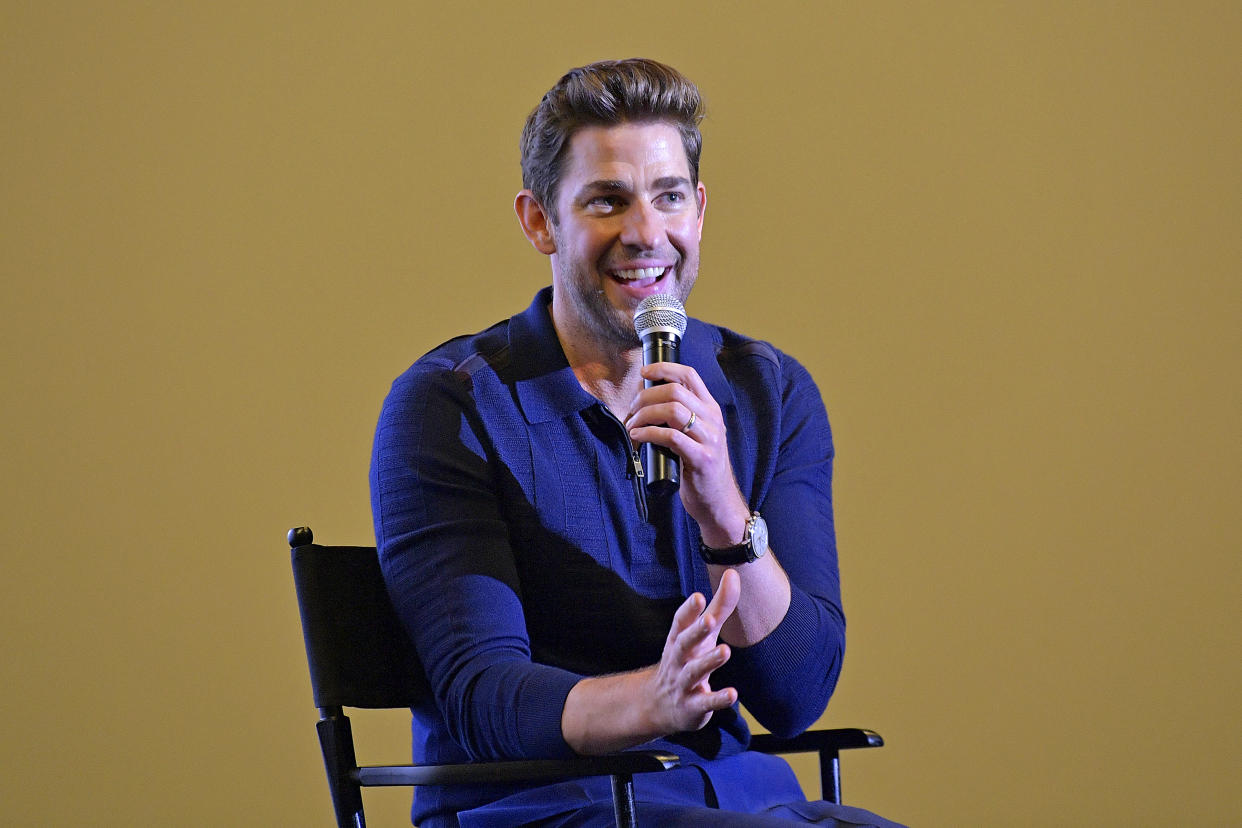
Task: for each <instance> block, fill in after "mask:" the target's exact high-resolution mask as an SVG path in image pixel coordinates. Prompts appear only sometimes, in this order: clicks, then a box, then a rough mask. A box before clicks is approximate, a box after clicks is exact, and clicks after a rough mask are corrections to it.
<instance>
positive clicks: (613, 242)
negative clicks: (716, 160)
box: [551, 122, 706, 348]
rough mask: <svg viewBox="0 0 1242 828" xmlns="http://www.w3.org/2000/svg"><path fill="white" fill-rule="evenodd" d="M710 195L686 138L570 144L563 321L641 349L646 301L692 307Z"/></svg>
mask: <svg viewBox="0 0 1242 828" xmlns="http://www.w3.org/2000/svg"><path fill="white" fill-rule="evenodd" d="M705 203H706V189H705V188H704V187H703V185H702V183H700V184H698V186H697V187H696V186H695V185H694V184H692V183H691V181H690V164H689V161H687V160H686V153H685V150H684V149H683V148H682V144H681V136H680V134H679V133H678V131H677V128H676V127H674V126H672V125H670V124H667V123H661V122H647V123H626V124H620V125H618V126H613V127H587V128H584V129H581V130H579V131H578V132H577V133H575V134H574V136H573V138H572V139H571V140H570V144H569V150H568V154H567V156H566V158H565V168H564V171H563V173H562V175H561V180H560V186H559V188H558V191H557V196H556V206H557V215H558V217H559V218H558V221H557V222H556V223H555V224H553V225H552V236H553V240H554V246H555V252H553V253H552V254H551V258H552V278H553V316H554V318H555V319H556V320H557V323H558V326H561V325H567V326H568V327H569V328H570V331H571V332H574V333H576V334H577V335H580V336H581V335H589V336H593V337H595V338H597V340H598V341H599V342H601V343H606V344H609V345H615V346H618V347H621V348H632V347H636V346H637V345H638V344H639V343H638V338H637V335H636V334H635V333H634V309H635V308H636V307H637V306H638V303H639V302H640V301H641V300H642V299H643V298H644V297H646V296H649V295H651V294H653V293H667V294H671V295H673V296H676V297H677V298H678V299H680V300H681V301H683V302H684V301H685V300H686V298H687V297H688V296H689V295H690V289H691V287H693V286H694V280H695V278H696V277H697V276H698V270H699V240H700V238H701V237H702V232H703V207H704V205H705Z"/></svg>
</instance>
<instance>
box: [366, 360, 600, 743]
mask: <svg viewBox="0 0 1242 828" xmlns="http://www.w3.org/2000/svg"><path fill="white" fill-rule="evenodd" d="M490 440H491V438H490V436H489V435H488V433H487V432H486V430H485V428H484V424H483V421H482V418H481V415H480V413H479V411H478V408H477V406H476V404H475V400H474V398H473V396H472V387H471V380H470V377H469V375H468V374H465V373H463V372H460V371H454V370H453V369H452V367H451V366H450V365H436V364H434V363H431V364H429V363H428V362H422V363H420V364H418V365H416V366H415V367H414V368H412V369H411V370H410V371H409V372H407V373H406V374H405V375H403V376H402V377H401V378H399V379H398V380H397V381H396V383H394V385H393V388H392V391H391V393H390V394H389V396H388V398H387V400H386V401H385V404H384V407H383V410H382V413H381V416H380V421H379V426H378V429H377V432H376V439H375V447H374V453H373V457H372V466H371V489H372V508H373V515H374V520H375V534H376V539H377V543H378V546H379V550H380V561H381V564H382V568H383V571H384V576H385V579H386V581H387V583H388V587H389V592H390V594H391V597H392V599H393V602H394V604H395V606H396V607H397V610H398V613H399V614H400V616H401V618H402V620H403V622H404V624H405V627H406V629H407V630H408V631H409V632H410V634H411V636H412V637H413V638H414V641H415V645H416V648H417V651H418V653H419V656H420V658H421V659H422V661H423V666H424V669H425V670H426V672H427V676H428V679H429V680H430V683H431V687H432V688H433V693H434V696H435V702H436V705H437V707H438V709H439V711H440V714H441V716H442V717H443V720H444V723H445V725H446V727H447V730H448V733H449V735H450V736H451V737H452V739H453V740H454V741H455V742H456V743H457V744H458V745H460V746H461V747H462V748H463V749H464V751H465V753H466V755H467V756H468V757H469V758H474V759H500V758H523V757H547V756H563V755H568V754H570V753H571V751H570V750H569V747H568V746H567V745H566V744H565V742H564V739H563V738H562V736H561V728H560V717H561V711H562V709H563V707H564V700H565V697H566V696H567V695H568V693H569V690H570V689H571V688H572V687H573V685H574V684H575V683H576V682H577V680H578V679H579V676H577V675H575V674H573V673H570V672H567V671H565V670H561V669H557V668H554V667H550V666H546V665H540V664H535V663H533V662H532V661H531V646H530V641H529V638H528V634H527V628H526V622H525V618H524V613H523V608H522V603H521V593H520V585H519V578H518V574H517V571H516V565H515V561H514V555H513V552H512V549H511V548H510V541H509V537H510V533H509V527H508V524H507V522H506V516H505V515H504V514H502V507H501V503H500V498H499V495H498V490H499V487H501V486H502V485H504V483H503V481H502V480H501V477H500V475H501V471H500V466H499V464H498V463H496V462H494V459H495V458H494V455H493V454H492V453H491V449H492V446H491V443H490Z"/></svg>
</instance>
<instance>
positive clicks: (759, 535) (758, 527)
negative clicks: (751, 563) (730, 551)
mask: <svg viewBox="0 0 1242 828" xmlns="http://www.w3.org/2000/svg"><path fill="white" fill-rule="evenodd" d="M750 548H751V550H753V553H754V556H755V557H756V558H762V557H763V556H764V555H766V554H767V552H768V523H767V521H765V520H764V519H763V518H761V517H759V516H758V515H755V523H754V525H753V526H752V527H751V530H750Z"/></svg>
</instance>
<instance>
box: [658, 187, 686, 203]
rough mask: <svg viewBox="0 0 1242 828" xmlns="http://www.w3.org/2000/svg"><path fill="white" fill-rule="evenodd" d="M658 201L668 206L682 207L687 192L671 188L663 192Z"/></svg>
mask: <svg viewBox="0 0 1242 828" xmlns="http://www.w3.org/2000/svg"><path fill="white" fill-rule="evenodd" d="M657 201H658V202H659V203H660V204H663V205H666V206H668V207H680V206H681V205H682V204H684V203H685V202H686V194H685V193H683V192H681V191H680V190H670V191H669V192H667V193H663V194H661V195H660V197H659V198H658V199H657Z"/></svg>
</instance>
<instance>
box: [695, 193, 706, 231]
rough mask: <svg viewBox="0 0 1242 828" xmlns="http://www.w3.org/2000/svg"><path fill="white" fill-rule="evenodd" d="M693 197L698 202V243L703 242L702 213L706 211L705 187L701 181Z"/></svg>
mask: <svg viewBox="0 0 1242 828" xmlns="http://www.w3.org/2000/svg"><path fill="white" fill-rule="evenodd" d="M695 197H696V198H698V200H699V241H703V213H704V211H706V210H707V187H705V186H704V185H703V182H702V181H700V182H699V186H698V188H697V189H696V190H695Z"/></svg>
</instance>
